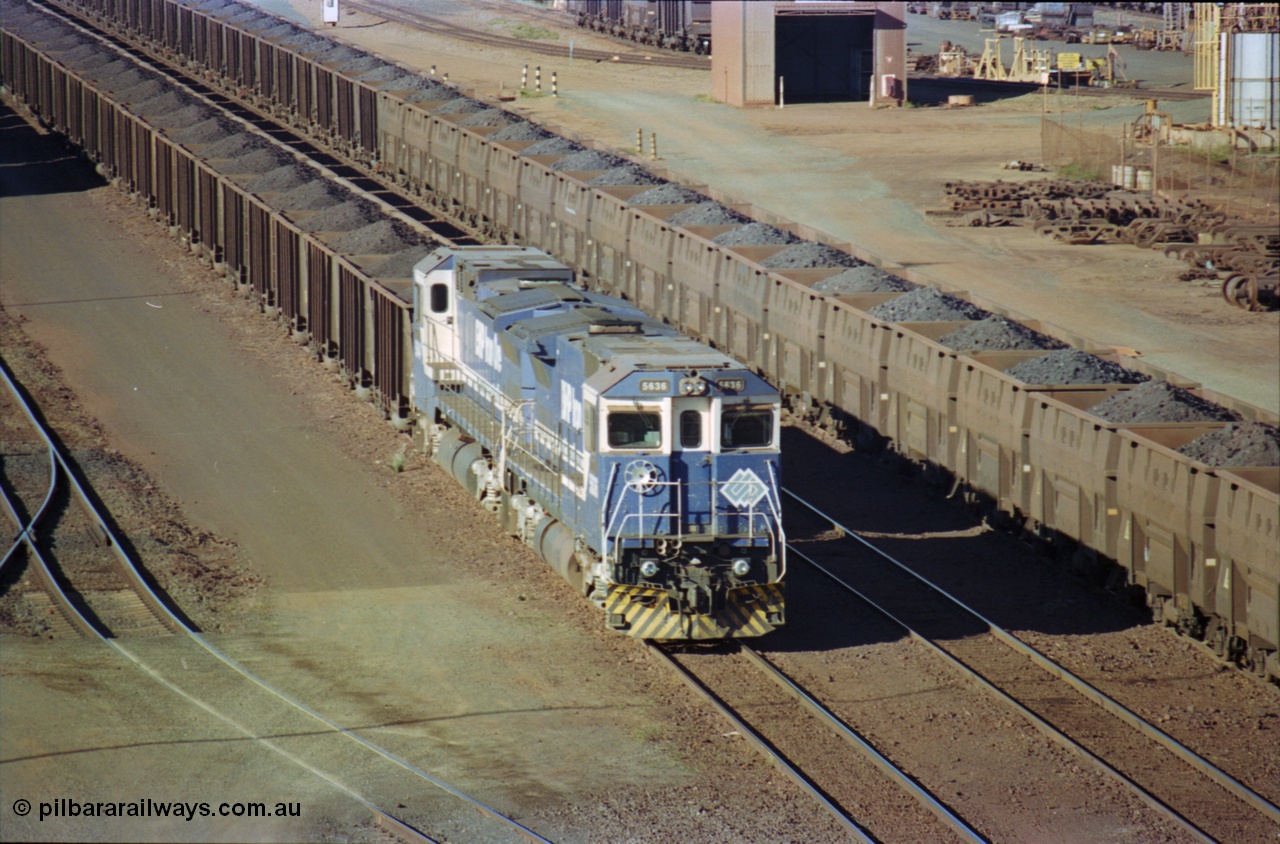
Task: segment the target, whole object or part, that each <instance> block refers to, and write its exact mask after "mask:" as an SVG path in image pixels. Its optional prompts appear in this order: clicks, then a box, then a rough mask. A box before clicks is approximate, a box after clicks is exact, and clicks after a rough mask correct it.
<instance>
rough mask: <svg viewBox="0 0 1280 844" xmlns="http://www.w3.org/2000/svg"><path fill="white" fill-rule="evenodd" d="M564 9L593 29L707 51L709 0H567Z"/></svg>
mask: <svg viewBox="0 0 1280 844" xmlns="http://www.w3.org/2000/svg"><path fill="white" fill-rule="evenodd" d="M565 10H566V11H567V12H568V13H569V14H571V15H573V16H574V17H575V18H576V19H577V22H578V26H580V27H583V28H585V29H590V30H592V31H594V32H600V33H604V34H605V35H612V36H613V37H615V38H622V39H626V40H628V41H635V42H637V43H640V44H648V45H649V46H652V47H662V48H663V49H666V50H679V51H681V52H686V53H696V54H698V55H700V56H709V55H711V0H568V2H567V3H566V6H565Z"/></svg>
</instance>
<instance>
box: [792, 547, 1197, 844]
mask: <svg viewBox="0 0 1280 844" xmlns="http://www.w3.org/2000/svg"><path fill="white" fill-rule="evenodd" d="M791 551H792V553H794V554H795V555H796V556H797V557H799V558H800V559H801V560H804V561H805V562H806V563H808V564H809V565H811V566H813V567H814V568H816V569H817V570H818V571H820V572H822V573H823V574H825V575H827V577H829V578H831V579H832V580H833V581H835V582H836V583H837V584H838V585H839V586H842V587H843V588H845V589H847V590H848V591H849V592H851V593H852V594H854V595H856V596H857V597H858V598H860V599H861V600H862V601H864V602H866V603H867V604H868V605H869V606H871V607H872V608H873V609H875V610H876V611H877V612H879V613H880V614H881V615H883V616H884V617H885V618H887V619H889V620H890V621H892V622H893V623H895V624H897V625H899V626H901V627H902V628H903V629H904V630H906V631H907V634H908V635H909V636H910V637H911V639H912V640H913V641H916V642H918V643H920V644H922V645H924V646H925V647H926V648H928V649H929V650H930V651H932V652H933V653H934V654H935V655H936V656H938V657H939V658H940V659H942V660H943V661H944V662H946V663H947V664H948V665H950V666H951V667H952V668H954V669H955V670H956V671H957V672H959V673H960V674H961V675H962V676H964V677H966V678H968V679H969V680H971V681H973V682H974V683H975V684H976V685H978V686H979V687H980V688H982V689H985V690H986V691H987V692H989V693H990V694H992V695H994V696H995V697H997V698H999V699H1000V700H1003V701H1004V702H1005V703H1007V704H1009V705H1010V706H1012V707H1013V708H1014V709H1015V710H1016V711H1017V712H1018V713H1019V714H1021V715H1022V716H1023V717H1024V718H1026V719H1027V720H1028V721H1030V722H1031V725H1032V726H1034V727H1035V728H1036V729H1037V730H1039V731H1040V732H1041V733H1042V734H1044V735H1045V736H1047V737H1048V738H1049V739H1051V740H1052V741H1053V742H1054V743H1056V744H1057V745H1058V746H1059V747H1062V748H1065V749H1066V750H1069V751H1072V752H1075V753H1079V754H1081V755H1083V756H1084V757H1085V758H1087V759H1089V761H1091V762H1093V763H1094V764H1095V765H1097V766H1098V767H1099V768H1100V769H1101V770H1102V772H1103V773H1105V774H1108V775H1110V776H1111V777H1112V778H1113V779H1115V780H1116V781H1117V782H1118V783H1119V784H1120V785H1122V786H1123V787H1125V788H1127V789H1129V790H1130V791H1132V792H1134V793H1135V794H1136V795H1137V796H1138V799H1140V800H1141V801H1142V802H1143V803H1146V804H1147V806H1149V807H1150V808H1151V809H1153V810H1155V811H1156V812H1157V813H1158V814H1160V815H1162V816H1164V817H1165V818H1167V819H1169V820H1170V821H1172V822H1174V823H1176V824H1177V825H1178V826H1180V827H1182V828H1183V829H1185V830H1186V831H1187V832H1188V833H1190V834H1191V836H1192V837H1194V838H1195V840H1197V841H1200V842H1202V844H1214V842H1215V840H1216V839H1214V838H1213V837H1212V836H1211V835H1209V834H1208V833H1206V832H1205V831H1204V830H1202V829H1200V828H1199V827H1198V826H1196V825H1195V824H1194V823H1193V822H1192V821H1191V820H1190V819H1188V818H1186V817H1184V816H1183V815H1182V813H1181V812H1179V811H1178V810H1177V809H1174V808H1173V807H1172V806H1170V805H1168V804H1167V803H1165V802H1164V801H1163V800H1161V799H1160V798H1159V797H1156V796H1155V795H1154V794H1152V793H1151V792H1149V791H1147V790H1146V789H1145V788H1143V787H1142V786H1141V785H1139V784H1138V783H1136V782H1134V781H1133V780H1132V779H1130V778H1129V777H1127V776H1125V775H1124V774H1123V773H1122V772H1120V771H1119V770H1117V769H1116V768H1114V767H1113V766H1112V765H1111V764H1110V763H1109V762H1107V761H1106V760H1105V759H1103V758H1102V757H1100V756H1098V755H1097V754H1096V753H1094V752H1093V751H1091V750H1089V749H1088V748H1086V747H1083V746H1082V745H1080V744H1079V743H1078V742H1076V741H1074V740H1072V739H1071V737H1070V736H1068V735H1066V734H1065V733H1063V732H1062V731H1061V730H1059V729H1058V728H1057V727H1055V726H1053V725H1052V724H1050V723H1049V722H1048V721H1046V720H1045V719H1043V718H1041V717H1040V716H1039V715H1037V714H1036V713H1035V712H1033V711H1032V710H1031V709H1029V708H1028V707H1027V706H1026V705H1025V704H1023V703H1021V702H1020V701H1018V700H1017V699H1016V698H1014V697H1012V696H1011V695H1010V694H1009V693H1007V692H1005V691H1004V690H1003V689H1001V688H1000V687H999V686H996V685H995V684H994V683H992V682H991V681H990V680H988V679H987V678H986V677H983V676H982V675H981V674H979V673H978V672H977V671H975V670H974V669H972V668H970V667H969V666H967V665H965V664H964V663H963V662H961V661H960V660H959V659H956V658H955V657H954V656H952V655H951V654H949V653H947V651H946V650H945V649H944V648H943V647H942V646H941V645H938V644H937V643H936V642H934V641H933V640H932V639H930V638H928V637H927V636H925V635H923V634H921V633H919V632H917V631H916V630H915V629H914V628H913V627H911V626H910V625H908V624H907V623H906V622H905V621H903V620H901V619H899V618H898V617H897V616H895V615H893V614H892V613H891V612H889V611H888V610H886V609H885V608H884V607H882V606H880V605H879V604H878V603H876V602H875V601H873V600H872V599H871V598H870V597H868V596H867V595H864V594H862V593H861V592H859V591H858V590H857V589H855V588H854V587H852V586H850V585H849V584H847V583H845V582H844V581H843V580H841V579H840V578H839V576H837V575H836V574H834V573H833V572H830V571H828V570H827V569H825V568H823V567H822V565H821V564H819V563H818V562H817V561H815V560H813V559H812V558H810V557H809V556H808V555H807V554H805V553H804V552H802V551H799V550H797V549H795V548H792V549H791Z"/></svg>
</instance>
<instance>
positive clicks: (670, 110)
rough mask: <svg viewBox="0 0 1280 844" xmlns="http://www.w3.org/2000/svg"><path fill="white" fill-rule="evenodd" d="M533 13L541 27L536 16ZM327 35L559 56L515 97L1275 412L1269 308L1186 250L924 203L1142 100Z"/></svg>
mask: <svg viewBox="0 0 1280 844" xmlns="http://www.w3.org/2000/svg"><path fill="white" fill-rule="evenodd" d="M396 2H401V4H402V5H404V6H405V7H406V8H410V7H412V8H413V9H414V10H416V11H425V12H426V13H429V14H439V15H441V16H448V17H449V19H450V20H455V21H457V22H458V23H461V24H464V25H467V26H471V27H473V28H482V29H483V28H488V29H492V30H494V31H498V32H509V31H510V30H511V29H512V27H513V26H514V25H515V23H516V22H523V21H524V20H525V19H524V18H523V17H520V14H521V10H520V9H519V6H520V4H515V3H501V2H483V3H474V4H461V3H456V2H449V0H425V2H413V3H407V2H404V0H392V3H393V5H394V4H395V3H396ZM257 5H259V6H261V7H263V8H265V9H267V10H268V11H272V12H275V13H277V14H282V15H286V16H290V17H292V18H293V19H294V20H296V21H305V22H307V23H308V24H309V25H313V26H314V25H318V21H319V15H320V11H319V7H318V5H316V4H314V3H310V2H306V0H287V2H286V0H259V2H258V3H257ZM538 25H539V26H544V27H546V28H550V25H549V24H546V23H545V19H539V22H538ZM976 27H977V25H976V24H970V23H964V22H939V21H935V20H930V19H928V18H926V17H924V16H920V15H911V16H908V29H907V39H908V41H909V42H912V43H919V44H920V45H921V46H919V47H916V48H913V49H919V50H921V51H928V50H936V48H937V45H936V43H935V42H936V41H938V40H940V38H941V37H951V38H952V40H955V41H965V39H968V40H969V41H971V42H974V43H976V47H975V49H981V43H980V42H979V41H977V40H976ZM971 30H972V31H971ZM328 32H329V33H330V34H333V35H336V36H337V37H339V38H343V39H346V40H348V41H350V42H352V43H355V44H358V45H360V46H362V47H365V48H367V49H371V50H374V51H377V52H380V53H382V54H383V55H386V56H388V57H390V58H393V59H395V60H397V61H400V62H402V63H404V64H407V65H409V66H413V67H418V68H421V69H423V70H426V69H428V68H430V67H431V66H433V65H434V66H435V67H436V69H437V72H438V73H440V74H444V73H448V74H449V79H450V80H451V81H452V82H455V83H457V84H459V85H461V86H464V87H471V88H474V89H475V90H476V91H477V92H478V93H482V94H488V95H498V94H499V93H505V94H506V95H511V94H512V93H513V92H515V91H518V89H519V85H520V73H521V67H522V66H523V65H524V64H528V65H529V66H530V67H531V68H532V67H535V66H540V67H541V68H542V72H543V79H544V81H545V80H548V79H549V76H550V72H551V71H552V70H555V71H556V72H557V75H558V82H559V93H560V96H559V97H558V98H552V97H550V96H543V97H522V98H519V99H517V100H516V101H514V102H512V103H509V104H508V105H509V107H513V108H515V109H517V110H520V111H523V112H526V113H527V114H528V115H529V116H531V117H532V118H533V119H535V120H538V121H541V122H544V123H547V124H551V125H562V126H565V127H567V128H569V129H571V130H573V131H575V132H578V133H580V134H581V135H583V136H585V137H588V138H593V139H596V140H598V141H601V142H603V143H606V144H609V145H611V146H613V147H615V148H617V149H620V150H624V151H630V150H632V149H633V148H634V146H635V136H636V130H637V129H643V131H644V137H645V139H646V141H645V143H646V148H645V150H644V153H645V155H646V156H647V155H648V153H649V149H648V138H649V134H650V133H651V132H654V133H656V134H657V141H658V151H659V156H660V161H658V162H657V164H658V166H661V167H665V168H668V169H670V170H671V171H672V172H673V173H675V174H678V175H679V176H682V177H684V178H686V179H689V180H691V181H693V182H696V183H702V184H710V185H712V186H714V187H716V188H718V189H720V190H722V191H726V192H728V193H729V194H731V195H734V196H737V197H740V198H742V199H743V200H745V201H747V202H750V203H754V204H756V205H758V206H760V207H762V208H766V209H768V210H769V211H772V212H774V213H777V214H781V215H783V216H785V217H788V218H790V219H792V220H795V221H797V222H800V223H803V224H806V225H809V226H812V227H814V228H816V229H818V230H821V231H825V232H828V233H829V234H831V235H833V236H835V237H836V238H837V239H839V240H841V241H845V242H848V243H852V244H854V245H855V246H856V247H858V248H859V249H861V250H864V251H865V252H867V253H870V254H871V255H874V256H878V258H879V259H881V260H883V261H885V262H888V263H891V264H896V265H900V266H902V267H906V268H908V272H909V273H911V274H916V275H919V276H920V277H921V278H927V279H935V280H937V281H939V282H943V283H946V284H950V285H952V286H954V287H957V288H959V289H962V290H968V291H971V292H972V293H973V294H974V295H975V296H977V297H981V298H982V299H985V300H987V301H990V302H996V303H999V304H1001V305H1003V306H1004V307H1005V308H1008V309H1010V310H1011V311H1013V312H1015V313H1020V314H1023V315H1025V316H1027V317H1029V318H1032V319H1038V320H1041V321H1043V322H1046V323H1050V324H1055V325H1059V326H1061V327H1063V328H1064V329H1066V330H1068V331H1070V332H1072V333H1074V334H1076V335H1083V336H1085V337H1089V338H1091V339H1093V340H1094V341H1096V342H1098V343H1101V344H1104V345H1116V346H1124V347H1128V348H1130V349H1133V350H1136V351H1137V352H1138V353H1140V354H1141V356H1142V357H1143V359H1144V360H1146V361H1148V362H1150V363H1152V364H1154V365H1156V366H1161V367H1164V368H1166V369H1169V370H1172V371H1173V372H1175V373H1178V374H1180V375H1182V376H1184V377H1185V378H1188V379H1191V380H1193V381H1197V382H1200V383H1202V384H1204V385H1205V386H1206V387H1207V388H1209V389H1212V390H1215V391H1218V392H1222V393H1225V394H1227V395H1229V396H1233V397H1235V398H1238V399H1242V400H1244V401H1247V402H1250V403H1252V404H1256V405H1259V406H1261V407H1264V408H1268V409H1270V410H1272V411H1273V412H1280V368H1277V366H1276V363H1275V362H1276V360H1277V359H1278V358H1280V315H1278V314H1276V313H1270V314H1249V313H1245V312H1243V311H1240V310H1238V309H1236V308H1234V307H1231V306H1229V305H1227V304H1226V303H1225V302H1223V301H1222V299H1221V296H1220V294H1219V292H1218V289H1217V287H1216V286H1210V285H1206V284H1204V283H1201V282H1179V281H1177V280H1176V276H1177V274H1178V273H1180V272H1182V271H1184V270H1185V269H1186V268H1187V267H1186V264H1184V263H1182V262H1180V261H1177V260H1175V259H1172V258H1166V257H1164V255H1163V254H1162V253H1160V252H1157V251H1153V250H1145V249H1139V248H1137V247H1134V246H1129V245H1123V244H1116V245H1095V246H1090V247H1082V246H1076V247H1069V246H1063V245H1060V244H1056V243H1054V242H1052V241H1050V240H1048V239H1047V238H1044V237H1043V236H1041V235H1038V234H1036V233H1035V232H1034V231H1032V230H1030V229H1029V228H1028V229H1024V228H1017V227H1010V228H995V229H977V228H948V227H946V226H945V221H943V222H936V221H933V220H931V219H929V218H927V217H926V216H925V215H924V213H923V212H924V210H925V209H927V208H933V207H940V206H941V205H942V204H943V183H945V182H947V181H951V180H958V179H988V180H991V179H999V178H1004V179H1010V180H1017V179H1029V178H1038V177H1040V175H1041V174H1035V173H1014V172H1011V171H1006V170H1002V169H1000V165H1001V164H1002V163H1004V162H1006V161H1010V160H1015V159H1016V160H1023V161H1038V160H1040V157H1041V156H1040V149H1041V146H1040V144H1041V141H1040V121H1041V115H1042V114H1048V115H1049V116H1050V117H1052V118H1055V119H1059V120H1061V121H1063V122H1065V123H1066V124H1067V125H1070V126H1076V125H1079V126H1083V127H1085V128H1089V129H1092V130H1098V131H1101V130H1104V129H1108V130H1110V131H1112V132H1116V133H1118V131H1119V126H1120V125H1121V124H1123V123H1128V122H1131V121H1133V120H1134V119H1135V118H1136V117H1137V116H1138V115H1139V114H1141V113H1142V110H1143V105H1142V101H1141V100H1139V99H1133V98H1130V97H1126V96H1122V95H1117V96H1114V97H1104V98H1072V97H1071V96H1061V97H1049V98H1046V97H1042V96H1041V95H1039V94H1026V95H1021V96H1015V97H1009V98H1003V99H999V100H995V101H992V102H986V103H983V104H981V105H979V106H977V107H974V108H968V109H946V108H911V109H900V110H898V109H874V110H873V109H870V108H868V107H867V106H866V104H864V103H830V104H811V105H793V106H787V107H786V108H784V109H774V108H769V109H753V110H739V109H734V108H730V107H727V106H724V105H720V104H718V103H715V102H711V101H710V96H709V94H710V87H709V74H708V73H706V72H701V71H692V70H678V69H671V68H658V67H637V66H633V65H612V64H607V63H605V64H598V63H593V62H583V61H581V60H579V61H575V62H574V63H573V64H572V65H569V64H568V61H567V60H564V59H550V58H548V57H546V56H539V55H537V54H533V53H530V54H527V55H521V54H519V53H518V52H516V51H507V50H499V49H496V48H488V47H481V46H476V45H474V44H462V43H451V42H448V41H443V40H441V39H438V38H435V37H433V36H430V35H425V34H422V33H417V32H410V31H409V30H407V29H405V28H403V27H401V26H399V25H397V24H394V23H388V22H380V19H377V18H374V17H371V16H367V15H363V14H346V13H344V14H343V16H342V18H341V21H340V24H339V26H338V27H336V28H332V29H330V30H328ZM555 35H556V40H557V41H558V42H559V43H561V44H564V43H567V42H568V41H569V40H573V42H574V43H575V44H576V45H580V46H584V47H592V48H596V47H602V48H605V49H615V50H623V49H627V48H626V45H622V46H619V45H618V44H617V43H616V42H612V41H607V40H604V39H601V38H599V36H596V35H594V34H591V33H588V32H585V31H583V30H580V29H578V28H576V27H574V26H572V25H569V26H567V27H565V28H563V29H558V30H555ZM1059 46H1061V45H1059ZM1078 46H1079V45H1071V48H1070V49H1072V50H1076V49H1077V47H1078ZM1089 49H1093V48H1092V47H1086V48H1085V50H1084V52H1088V50H1089ZM1101 49H1103V50H1104V51H1105V47H1102V48H1101ZM1122 51H1123V55H1124V57H1125V60H1126V61H1127V62H1128V64H1129V66H1130V70H1131V75H1132V76H1134V77H1135V78H1142V79H1144V80H1147V81H1149V82H1150V84H1152V85H1155V84H1159V85H1165V86H1171V85H1175V84H1178V82H1179V80H1186V79H1189V78H1190V68H1191V60H1190V58H1189V57H1184V56H1181V55H1179V54H1174V53H1153V52H1147V53H1140V52H1138V51H1134V50H1132V49H1131V48H1128V47H1124V48H1122ZM957 90H958V89H957ZM954 92H955V91H953V93H954ZM1161 107H1162V108H1165V109H1168V110H1169V111H1170V113H1171V114H1173V116H1174V118H1175V119H1176V120H1178V121H1181V122H1202V121H1204V120H1205V119H1206V117H1207V114H1208V101H1207V100H1199V101H1188V102H1178V103H1173V102H1170V103H1163V104H1162V105H1161Z"/></svg>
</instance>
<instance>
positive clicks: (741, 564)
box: [733, 557, 751, 577]
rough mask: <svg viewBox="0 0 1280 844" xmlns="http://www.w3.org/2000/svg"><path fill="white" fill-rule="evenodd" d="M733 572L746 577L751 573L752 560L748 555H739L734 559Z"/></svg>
mask: <svg viewBox="0 0 1280 844" xmlns="http://www.w3.org/2000/svg"><path fill="white" fill-rule="evenodd" d="M733 573H734V574H736V575H737V576H738V577H746V576H747V575H748V574H750V573H751V561H750V560H748V559H747V558H746V557H739V558H738V559H736V560H734V561H733Z"/></svg>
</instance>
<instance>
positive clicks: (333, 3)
mask: <svg viewBox="0 0 1280 844" xmlns="http://www.w3.org/2000/svg"><path fill="white" fill-rule="evenodd" d="M324 22H325V23H327V24H329V25H331V26H337V25H338V0H324Z"/></svg>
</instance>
